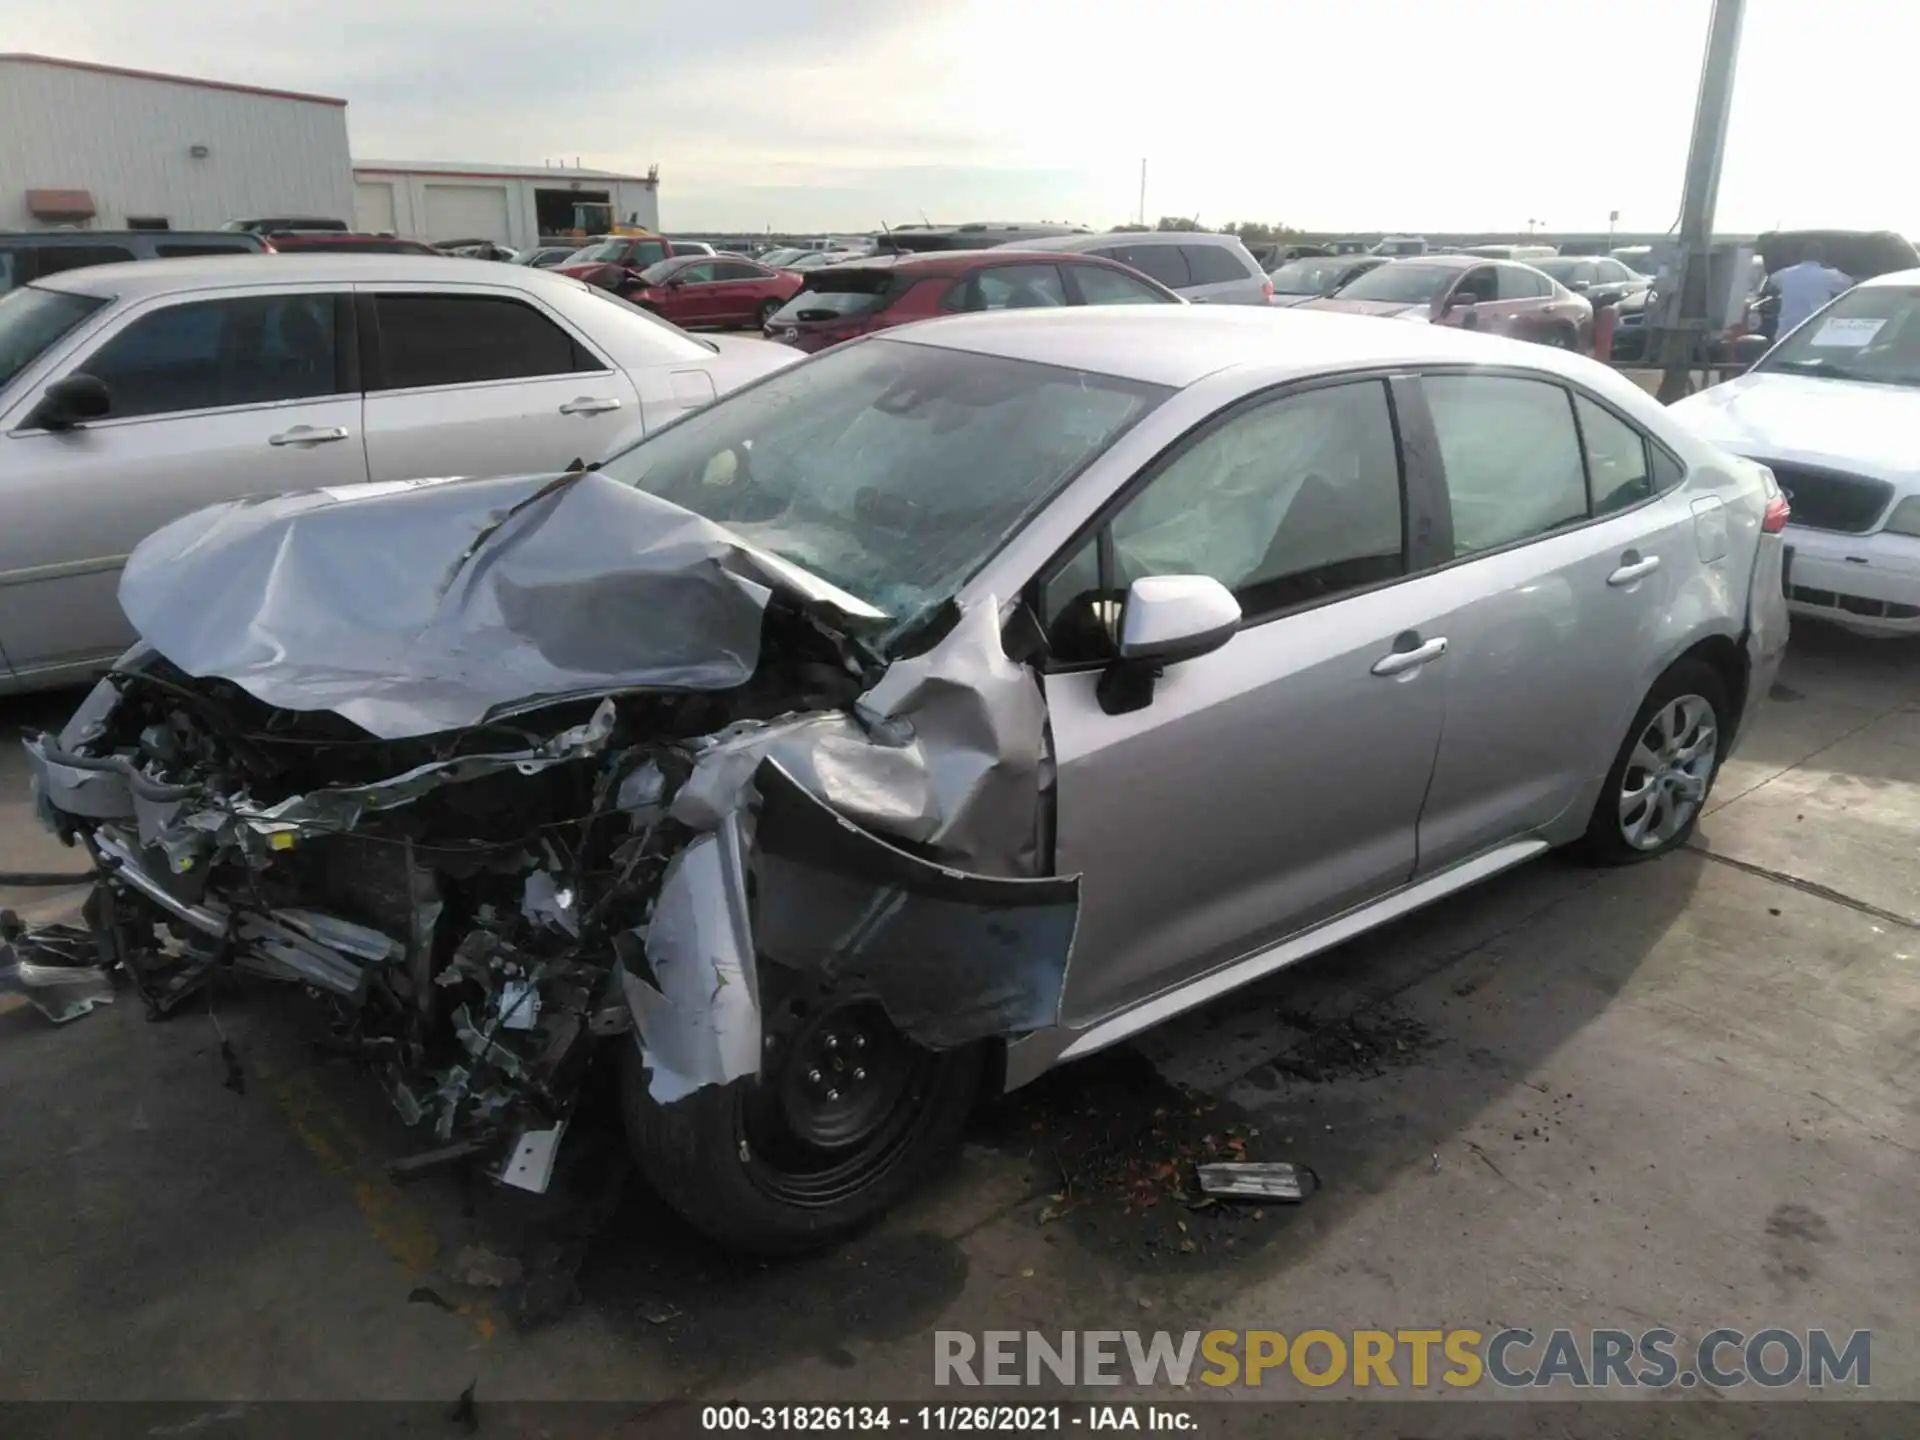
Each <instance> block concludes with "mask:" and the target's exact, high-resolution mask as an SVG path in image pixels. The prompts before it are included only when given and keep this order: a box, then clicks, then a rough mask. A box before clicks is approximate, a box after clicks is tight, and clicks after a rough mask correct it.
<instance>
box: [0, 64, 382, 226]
mask: <svg viewBox="0 0 1920 1440" xmlns="http://www.w3.org/2000/svg"><path fill="white" fill-rule="evenodd" d="M352 214H353V160H352V154H351V151H350V150H349V149H348V145H347V102H346V101H345V100H339V99H335V98H333V97H332V96H327V95H305V94H300V93H298V92H295V91H289V90H266V89H260V88H258V87H255V86H251V85H235V84H229V83H227V82H224V81H217V80H195V79H189V78H187V77H185V76H180V75H160V74H155V73H152V72H149V71H143V70H127V69H122V68H120V67H118V66H113V65H95V64H91V63H88V62H85V61H79V60H58V59H51V58H48V57H46V56H42V55H12V54H0V230H36V229H44V228H47V227H49V226H58V225H82V226H87V227H90V228H94V229H103V230H115V229H154V230H163V229H164V230H212V229H217V228H218V227H219V226H221V225H222V224H224V223H225V222H226V221H228V220H234V219H241V218H246V217H250V216H257V215H316V216H327V217H338V218H340V219H343V220H344V219H348V218H350V217H351V216H352Z"/></svg>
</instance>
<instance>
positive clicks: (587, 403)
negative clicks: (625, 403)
mask: <svg viewBox="0 0 1920 1440" xmlns="http://www.w3.org/2000/svg"><path fill="white" fill-rule="evenodd" d="M619 408H620V402H619V401H618V400H617V399H614V398H612V397H610V396H600V395H582V396H580V397H579V398H578V399H576V400H569V401H568V402H567V403H566V404H564V405H562V406H561V407H560V413H561V414H562V415H603V414H605V413H606V412H607V411H609V410H618V409H619Z"/></svg>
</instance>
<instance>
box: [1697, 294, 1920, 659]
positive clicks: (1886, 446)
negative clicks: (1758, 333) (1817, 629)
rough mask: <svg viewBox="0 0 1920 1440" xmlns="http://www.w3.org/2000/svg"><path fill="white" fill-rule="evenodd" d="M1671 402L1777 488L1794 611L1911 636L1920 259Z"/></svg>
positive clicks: (1918, 473) (1915, 612)
mask: <svg viewBox="0 0 1920 1440" xmlns="http://www.w3.org/2000/svg"><path fill="white" fill-rule="evenodd" d="M1672 413H1673V414H1674V415H1675V417H1676V418H1678V419H1680V420H1682V421H1684V422H1685V423H1686V424H1687V425H1688V426H1689V427H1690V428H1691V429H1693V430H1694V431H1695V432H1696V433H1698V434H1699V435H1701V436H1703V437H1705V438H1706V439H1708V440H1711V441H1712V442H1713V443H1714V444H1716V445H1718V446H1720V447H1721V448H1722V449H1725V450H1731V451H1733V452H1734V453H1735V454H1738V455H1745V456H1747V457H1748V458H1750V459H1754V460H1758V461H1761V462H1762V463H1764V464H1765V465H1767V466H1768V467H1769V468H1770V469H1771V470H1772V471H1773V473H1774V475H1775V476H1776V477H1777V478H1778V480H1779V483H1780V486H1781V488H1782V489H1784V490H1785V491H1786V492H1787V499H1788V502H1789V503H1790V504H1791V505H1792V507H1793V516H1792V519H1791V520H1790V521H1789V522H1788V525H1787V538H1788V540H1789V541H1790V542H1792V553H1791V559H1790V565H1789V572H1788V585H1789V590H1788V598H1789V603H1790V605H1791V608H1792V609H1793V610H1794V612H1795V613H1797V614H1800V615H1807V616H1812V617H1815V618H1818V619H1822V620H1831V621H1833V622H1834V623H1835V624H1838V625H1843V626H1845V627H1846V628H1847V629H1849V630H1854V631H1858V632H1861V633H1863V634H1869V635H1920V448H1916V446H1915V443H1914V437H1915V436H1916V435H1920V270H1905V271H1901V272H1899V273H1897V274H1892V275H1882V276H1880V277H1879V278H1878V279H1875V280H1868V281H1866V282H1865V283H1864V284H1862V285H1858V286H1856V287H1855V288H1853V289H1852V290H1849V291H1848V292H1847V293H1846V294H1844V295H1842V296H1841V297H1840V298H1839V299H1837V300H1835V301H1833V302H1832V303H1831V304H1830V305H1828V306H1827V307H1826V308H1825V309H1824V310H1821V311H1818V312H1817V313H1815V314H1814V315H1813V317H1812V318H1811V319H1809V320H1807V321H1806V323H1805V324H1803V325H1801V326H1799V327H1798V328H1797V329H1795V330H1794V331H1793V332H1792V333H1791V334H1789V335H1787V336H1786V337H1785V338H1784V339H1782V340H1781V341H1780V342H1779V344H1777V345H1775V346H1774V347H1773V349H1771V350H1769V351H1768V352H1767V354H1766V355H1765V356H1764V357H1763V358H1762V359H1761V360H1760V361H1759V362H1758V363H1757V364H1755V365H1754V367H1753V368H1752V369H1751V370H1749V371H1748V372H1747V373H1746V374H1744V375H1742V376H1740V377H1739V378H1738V379H1735V380H1729V381H1727V382H1726V383H1725V384H1724V385H1716V386H1714V387H1713V388H1712V389H1710V390H1705V391H1702V392H1701V393H1700V394H1698V395H1690V396H1688V397H1687V398H1686V399H1684V400H1681V401H1679V402H1678V403H1677V404H1675V405H1674V406H1673V407H1672Z"/></svg>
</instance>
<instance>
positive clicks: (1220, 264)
mask: <svg viewBox="0 0 1920 1440" xmlns="http://www.w3.org/2000/svg"><path fill="white" fill-rule="evenodd" d="M1179 249H1180V251H1181V253H1182V254H1183V255H1185V257H1186V261H1187V269H1188V270H1189V271H1191V272H1192V274H1193V281H1192V283H1193V284H1195V285H1225V284H1228V283H1230V282H1232V281H1235V280H1249V279H1251V278H1252V276H1251V275H1250V274H1249V273H1248V271H1247V268H1246V266H1244V265H1242V264H1241V263H1240V257H1239V256H1238V255H1235V254H1234V253H1233V251H1231V250H1229V249H1228V248H1227V247H1226V246H1225V245H1182V246H1180V247H1179Z"/></svg>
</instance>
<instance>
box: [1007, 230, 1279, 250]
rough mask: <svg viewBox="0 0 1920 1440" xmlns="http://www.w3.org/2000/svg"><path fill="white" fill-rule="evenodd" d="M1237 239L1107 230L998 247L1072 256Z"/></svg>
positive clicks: (1235, 238)
mask: <svg viewBox="0 0 1920 1440" xmlns="http://www.w3.org/2000/svg"><path fill="white" fill-rule="evenodd" d="M1240 243H1241V241H1240V237H1239V236H1238V235H1222V234H1219V233H1217V232H1215V231H1212V230H1109V231H1107V232H1106V233H1105V234H1102V235H1056V236H1052V237H1048V236H1044V235H1036V236H1034V237H1033V238H1032V239H1029V240H1015V241H1011V242H1010V243H1008V244H1005V245H1001V246H998V247H996V248H998V249H1001V250H1057V251H1059V252H1061V253H1062V254H1068V255H1070V254H1073V253H1075V252H1077V251H1081V250H1092V249H1095V248H1097V247H1099V246H1102V245H1183V244H1184V245H1239V244H1240Z"/></svg>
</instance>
